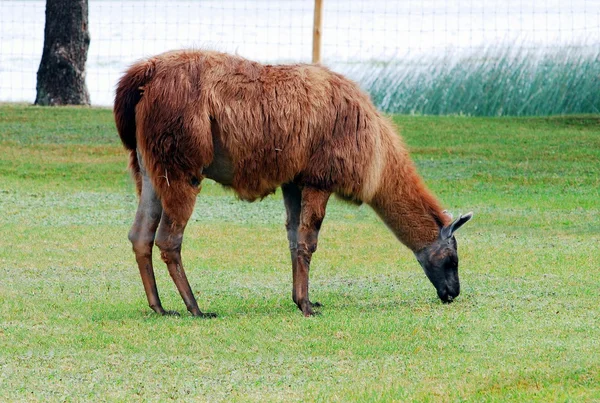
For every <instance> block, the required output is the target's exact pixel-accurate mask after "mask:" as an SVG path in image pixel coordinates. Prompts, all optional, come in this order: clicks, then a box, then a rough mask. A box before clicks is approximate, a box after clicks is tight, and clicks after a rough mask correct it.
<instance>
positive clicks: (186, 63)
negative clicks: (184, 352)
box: [114, 50, 472, 317]
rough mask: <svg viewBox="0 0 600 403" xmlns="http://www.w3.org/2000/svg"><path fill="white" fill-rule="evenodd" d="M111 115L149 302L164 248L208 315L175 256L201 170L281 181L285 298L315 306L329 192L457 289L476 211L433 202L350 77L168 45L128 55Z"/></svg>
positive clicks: (446, 288) (252, 196) (189, 297)
mask: <svg viewBox="0 0 600 403" xmlns="http://www.w3.org/2000/svg"><path fill="white" fill-rule="evenodd" d="M114 116H115V121H116V126H117V129H118V132H119V135H120V137H121V140H122V142H123V145H124V147H125V148H126V149H127V150H128V151H129V168H130V171H131V172H132V175H133V178H134V180H135V184H136V189H137V193H138V196H139V206H138V209H137V213H136V216H135V221H134V223H133V226H132V228H131V231H130V233H129V240H130V241H131V243H132V245H133V251H134V253H135V257H136V261H137V264H138V266H139V270H140V274H141V277H142V283H143V285H144V289H145V292H146V296H147V298H148V304H149V306H150V307H151V308H152V309H153V310H154V311H155V312H157V313H159V314H177V312H173V311H165V309H163V307H162V304H161V301H160V298H159V295H158V291H157V289H156V281H155V278H154V269H153V266H152V248H153V244H154V243H155V244H156V245H157V246H158V248H159V249H160V254H161V258H162V260H163V261H164V262H165V263H166V265H167V268H168V271H169V274H170V275H171V277H172V279H173V281H174V283H175V285H176V287H177V289H178V291H179V293H180V294H181V297H182V298H183V301H184V302H185V305H186V307H187V309H188V311H189V312H190V313H191V314H192V315H194V316H201V317H211V316H214V314H209V313H203V312H202V311H201V310H200V309H199V308H198V304H197V302H196V299H195V297H194V294H193V292H192V290H191V288H190V285H189V282H188V279H187V277H186V274H185V271H184V269H183V264H182V260H181V245H182V241H183V233H184V230H185V227H186V224H187V222H188V220H189V218H190V216H191V214H192V211H193V209H194V203H195V200H196V197H197V195H198V193H199V192H200V188H201V183H202V180H203V179H204V178H210V179H213V180H215V181H216V182H218V183H220V184H222V185H224V186H227V187H230V188H232V189H233V190H234V192H235V193H236V194H237V196H238V197H239V198H241V199H243V200H247V201H254V200H256V199H262V198H264V197H265V196H267V195H269V194H271V193H273V192H274V191H275V190H276V189H277V188H278V187H281V189H282V194H283V199H284V204H285V209H286V213H287V220H286V224H285V226H286V229H287V237H288V241H289V249H290V254H291V260H292V282H293V286H292V300H293V301H294V303H295V304H296V305H297V306H298V308H299V309H300V310H301V311H302V313H303V314H304V315H305V316H311V315H313V314H314V313H315V311H314V310H313V308H314V307H317V306H319V305H320V304H318V303H312V302H311V301H310V300H309V295H308V288H309V287H308V279H309V268H310V262H311V258H312V255H313V253H314V252H315V250H316V249H317V239H318V235H319V229H320V228H321V224H322V222H323V219H324V217H325V209H326V205H327V201H328V200H329V197H330V196H331V194H336V195H338V196H339V197H341V198H343V199H346V200H350V201H353V202H355V203H357V204H360V203H367V204H369V205H370V206H371V207H372V208H373V209H374V210H375V211H376V213H377V214H378V215H379V216H380V217H381V219H382V220H383V221H384V222H385V224H386V225H387V226H388V227H389V228H390V230H391V231H392V232H393V233H394V234H395V236H396V237H397V238H398V239H399V240H400V241H401V242H402V243H403V244H404V245H406V246H407V247H408V248H410V249H411V250H412V251H413V252H414V253H415V255H416V258H417V260H418V261H419V263H420V264H421V266H422V267H423V269H424V271H425V273H426V275H427V277H428V278H429V279H430V281H431V282H432V283H433V285H434V286H435V288H436V290H437V294H438V296H439V298H440V299H441V300H442V301H444V302H451V301H452V300H453V299H454V298H456V297H457V296H458V294H459V292H460V286H459V279H458V255H457V249H456V240H455V238H454V236H453V234H454V232H455V231H456V230H458V229H459V228H460V227H461V226H462V225H463V224H464V223H466V222H467V221H468V220H469V219H470V218H471V217H472V213H469V214H466V215H463V216H460V217H459V218H458V219H457V220H455V221H453V222H451V217H450V216H448V215H447V214H445V212H444V211H442V209H441V207H440V206H439V203H438V202H437V200H436V199H435V198H434V196H433V195H432V194H431V193H430V192H429V191H428V190H427V189H426V187H425V185H424V184H423V181H422V179H421V178H420V176H419V175H418V174H417V172H416V169H415V166H414V164H413V162H412V161H411V159H410V157H409V155H408V152H407V150H406V147H405V146H404V144H403V142H402V140H401V139H400V137H399V136H398V135H397V134H396V131H395V128H394V126H393V125H392V123H391V122H390V120H388V119H387V118H385V117H383V116H382V115H381V114H379V113H378V111H377V110H376V109H375V107H374V106H373V104H372V103H371V101H370V99H369V97H368V95H366V94H365V93H364V92H363V91H361V90H360V89H359V87H358V86H357V85H356V84H355V83H354V82H352V81H350V80H348V79H346V78H344V77H343V76H341V75H339V74H336V73H334V72H332V71H330V70H328V69H327V68H325V67H323V66H319V65H310V64H295V65H262V64H259V63H256V62H253V61H250V60H246V59H244V58H242V57H238V56H233V55H228V54H225V53H220V52H214V51H200V50H180V51H172V52H167V53H164V54H161V55H158V56H155V57H151V58H149V59H147V60H143V61H140V62H137V63H135V64H133V65H132V66H131V67H130V68H129V69H128V70H127V72H126V73H125V75H124V76H123V77H122V78H121V80H120V81H119V84H118V87H117V90H116V97H115V104H114Z"/></svg>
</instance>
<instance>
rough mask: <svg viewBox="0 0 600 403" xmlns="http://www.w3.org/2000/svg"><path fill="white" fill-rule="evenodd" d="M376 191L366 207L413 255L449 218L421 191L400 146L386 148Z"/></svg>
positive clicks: (432, 239)
mask: <svg viewBox="0 0 600 403" xmlns="http://www.w3.org/2000/svg"><path fill="white" fill-rule="evenodd" d="M390 151H391V152H390V153H389V154H388V156H387V162H386V164H385V167H384V169H383V172H382V174H383V175H382V178H381V181H380V183H379V188H378V190H377V192H376V193H375V195H374V197H373V199H372V200H371V202H370V205H371V206H372V207H373V209H374V210H375V211H376V212H377V214H378V215H379V216H380V217H381V218H382V220H383V221H384V222H385V223H386V224H387V226H388V227H389V228H390V229H391V230H392V232H393V233H394V234H395V235H396V237H397V238H398V239H399V240H400V241H401V242H402V243H403V244H404V245H406V246H407V247H408V248H410V249H411V250H412V251H413V252H417V251H419V250H421V249H422V248H424V247H426V246H428V245H430V244H432V243H433V242H434V241H435V240H436V239H437V238H438V236H439V231H440V225H446V224H448V223H449V221H450V218H449V217H447V216H446V215H445V214H444V213H443V212H442V210H441V208H440V205H439V203H438V201H437V200H436V199H435V197H434V196H433V195H432V194H431V193H430V192H429V190H428V189H427V188H426V187H425V185H424V183H423V180H422V179H421V177H420V176H419V174H418V173H417V171H416V168H415V166H414V164H413V162H412V161H411V159H410V157H409V155H408V152H407V151H406V150H405V149H404V147H403V146H402V145H398V143H395V144H394V147H391V148H390Z"/></svg>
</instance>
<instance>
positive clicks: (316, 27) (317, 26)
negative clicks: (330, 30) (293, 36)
mask: <svg viewBox="0 0 600 403" xmlns="http://www.w3.org/2000/svg"><path fill="white" fill-rule="evenodd" d="M322 16H323V0H315V19H314V22H313V47H312V62H313V63H321V31H322V29H323V19H322Z"/></svg>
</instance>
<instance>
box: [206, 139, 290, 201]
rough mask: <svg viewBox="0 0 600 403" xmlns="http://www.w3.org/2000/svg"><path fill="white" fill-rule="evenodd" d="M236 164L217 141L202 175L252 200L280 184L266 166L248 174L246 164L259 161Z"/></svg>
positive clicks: (267, 193) (273, 189) (244, 198)
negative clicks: (210, 159) (211, 159)
mask: <svg viewBox="0 0 600 403" xmlns="http://www.w3.org/2000/svg"><path fill="white" fill-rule="evenodd" d="M238 165H239V166H236V164H235V163H234V162H233V160H232V158H231V157H230V155H229V153H228V152H227V150H225V149H224V148H223V147H222V146H221V144H220V143H219V142H215V143H214V156H213V161H212V162H211V163H210V165H209V166H207V167H205V168H204V169H203V171H202V175H203V176H204V177H206V178H208V179H212V180H214V181H215V182H217V183H219V184H221V185H223V186H227V187H231V188H232V189H233V190H234V191H235V193H236V194H237V195H238V197H239V198H240V199H243V200H248V201H254V200H256V199H261V198H264V197H266V196H267V195H269V194H271V193H274V192H275V190H276V189H277V188H278V187H279V186H280V185H281V183H280V181H278V180H277V179H275V178H274V177H273V172H269V168H268V167H264V169H258V170H256V171H254V174H253V175H248V173H249V171H250V169H249V166H248V165H252V166H254V167H256V166H257V165H261V161H257V160H254V163H253V164H238Z"/></svg>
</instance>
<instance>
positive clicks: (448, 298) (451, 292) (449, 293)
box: [437, 286, 460, 304]
mask: <svg viewBox="0 0 600 403" xmlns="http://www.w3.org/2000/svg"><path fill="white" fill-rule="evenodd" d="M437 293H438V297H440V299H441V300H442V302H443V303H445V304H449V303H451V302H452V301H454V299H455V298H456V297H458V294H459V293H460V288H459V287H450V286H445V287H440V288H439V289H438V290H437Z"/></svg>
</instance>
